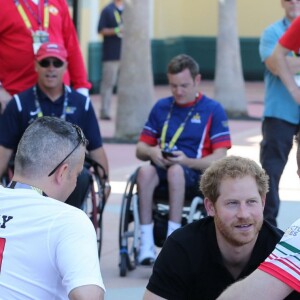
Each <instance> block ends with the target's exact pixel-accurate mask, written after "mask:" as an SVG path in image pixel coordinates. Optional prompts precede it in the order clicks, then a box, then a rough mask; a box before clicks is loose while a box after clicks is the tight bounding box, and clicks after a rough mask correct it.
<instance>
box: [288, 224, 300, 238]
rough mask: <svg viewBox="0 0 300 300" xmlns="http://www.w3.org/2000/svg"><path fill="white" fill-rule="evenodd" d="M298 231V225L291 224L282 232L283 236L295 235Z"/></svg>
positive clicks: (299, 227) (299, 231) (299, 228)
mask: <svg viewBox="0 0 300 300" xmlns="http://www.w3.org/2000/svg"><path fill="white" fill-rule="evenodd" d="M299 233H300V226H291V227H289V228H288V229H287V231H286V232H285V233H284V235H285V236H288V235H290V236H297V235H298V234H299Z"/></svg>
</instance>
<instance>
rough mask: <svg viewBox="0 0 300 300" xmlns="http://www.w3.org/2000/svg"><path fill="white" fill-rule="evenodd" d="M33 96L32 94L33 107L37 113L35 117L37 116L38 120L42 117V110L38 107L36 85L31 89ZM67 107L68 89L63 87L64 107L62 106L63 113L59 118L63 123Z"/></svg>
mask: <svg viewBox="0 0 300 300" xmlns="http://www.w3.org/2000/svg"><path fill="white" fill-rule="evenodd" d="M33 94H34V102H35V107H36V109H37V112H38V113H37V116H38V118H41V117H43V116H44V114H43V111H42V108H41V105H40V101H39V97H38V94H37V88H36V85H35V86H34V87H33ZM67 107H68V89H67V87H66V86H65V85H64V105H63V112H62V114H61V116H60V118H61V119H62V120H64V121H65V120H66V112H67Z"/></svg>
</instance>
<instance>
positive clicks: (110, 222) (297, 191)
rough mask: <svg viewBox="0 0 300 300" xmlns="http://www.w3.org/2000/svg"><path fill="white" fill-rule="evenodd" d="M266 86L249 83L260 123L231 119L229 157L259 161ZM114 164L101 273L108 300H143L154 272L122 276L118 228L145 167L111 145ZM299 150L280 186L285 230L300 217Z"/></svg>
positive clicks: (108, 129)
mask: <svg viewBox="0 0 300 300" xmlns="http://www.w3.org/2000/svg"><path fill="white" fill-rule="evenodd" d="M201 89H202V92H203V93H205V94H206V95H208V96H211V97H213V84H212V82H210V81H204V82H203V83H202V88H201ZM263 89H264V87H263V83H262V82H248V83H246V94H247V101H248V112H249V116H251V117H255V118H257V119H256V120H229V126H230V130H231V133H232V141H233V147H232V149H230V150H229V154H236V155H241V156H246V157H249V158H251V159H253V160H255V161H257V162H258V159H259V142H260V140H261V134H260V126H261V122H260V120H259V118H260V117H261V115H262V111H263ZM166 95H169V88H168V87H167V86H157V87H155V96H156V98H160V97H162V96H166ZM92 101H93V104H94V106H95V109H96V112H97V113H98V112H99V107H100V96H99V95H93V96H92ZM116 102H117V100H116V97H115V96H114V98H113V103H112V104H113V105H112V107H113V115H112V116H113V118H112V120H111V121H101V122H100V126H101V132H102V135H103V137H105V138H111V137H113V136H114V132H115V126H114V121H115V112H116ZM105 150H106V153H107V155H108V160H109V165H110V179H111V181H112V194H111V196H110V198H109V200H108V203H107V206H106V207H105V210H104V223H103V226H104V238H103V246H102V247H103V248H102V255H101V270H102V275H103V278H104V282H105V285H106V289H107V293H106V297H105V299H107V300H119V299H122V300H127V299H128V300H129V299H130V300H135V299H137V300H138V299H142V295H143V292H144V289H145V286H146V284H147V281H148V278H149V276H150V274H151V269H149V268H142V267H139V268H137V269H136V270H134V271H131V272H129V274H128V275H127V277H125V278H121V277H119V269H118V260H119V247H118V226H119V213H120V204H121V199H122V194H123V191H124V188H125V182H126V179H127V178H128V176H129V175H130V174H131V173H132V172H133V171H134V170H135V169H136V167H137V166H139V165H141V164H142V162H141V161H139V160H137V159H136V158H135V145H132V144H111V143H108V144H106V145H105ZM295 155H296V154H295V147H294V148H293V150H292V152H291V154H290V159H289V162H288V164H287V166H286V168H285V170H284V174H283V176H282V180H281V183H280V196H281V199H282V205H281V209H280V214H279V217H278V225H279V227H280V228H282V229H285V228H286V227H287V226H288V225H289V224H290V223H291V222H293V221H294V220H295V219H297V218H298V217H300V209H299V208H300V206H299V202H297V200H298V199H299V195H300V182H299V179H298V177H297V175H296V170H297V167H296V158H295Z"/></svg>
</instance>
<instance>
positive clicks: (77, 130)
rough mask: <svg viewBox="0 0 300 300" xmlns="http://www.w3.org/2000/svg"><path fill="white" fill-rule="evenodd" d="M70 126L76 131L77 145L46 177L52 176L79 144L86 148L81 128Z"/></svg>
mask: <svg viewBox="0 0 300 300" xmlns="http://www.w3.org/2000/svg"><path fill="white" fill-rule="evenodd" d="M72 126H73V128H75V130H76V133H77V140H78V143H77V145H76V146H75V147H74V149H73V150H72V151H71V152H70V153H69V154H68V155H67V156H66V157H65V158H64V159H63V160H62V161H61V162H60V163H59V164H58V165H57V166H56V167H55V168H54V169H53V170H52V171H51V172H50V173H49V174H48V177H50V176H52V175H53V174H54V173H55V172H56V170H57V169H58V168H59V167H60V166H61V165H62V164H63V163H64V162H65V161H66V160H67V159H68V158H69V157H70V155H71V154H72V153H73V152H74V151H75V150H76V149H77V148H78V147H79V145H80V144H82V145H84V146H87V145H88V143H89V142H88V140H87V139H86V138H85V136H84V134H83V132H82V130H81V128H80V127H79V126H77V125H75V124H73V125H72Z"/></svg>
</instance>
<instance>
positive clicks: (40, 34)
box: [32, 30, 49, 54]
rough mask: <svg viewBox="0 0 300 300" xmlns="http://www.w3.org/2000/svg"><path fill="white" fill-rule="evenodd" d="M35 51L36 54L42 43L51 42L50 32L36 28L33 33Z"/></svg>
mask: <svg viewBox="0 0 300 300" xmlns="http://www.w3.org/2000/svg"><path fill="white" fill-rule="evenodd" d="M32 40H33V44H32V46H33V53H34V54H36V53H37V52H38V50H39V48H40V47H41V45H42V44H44V43H46V42H49V33H48V32H47V31H44V30H36V31H34V32H33V33H32Z"/></svg>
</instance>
